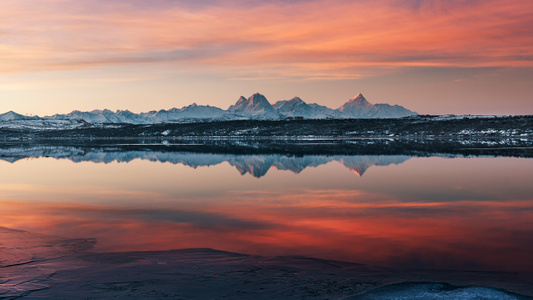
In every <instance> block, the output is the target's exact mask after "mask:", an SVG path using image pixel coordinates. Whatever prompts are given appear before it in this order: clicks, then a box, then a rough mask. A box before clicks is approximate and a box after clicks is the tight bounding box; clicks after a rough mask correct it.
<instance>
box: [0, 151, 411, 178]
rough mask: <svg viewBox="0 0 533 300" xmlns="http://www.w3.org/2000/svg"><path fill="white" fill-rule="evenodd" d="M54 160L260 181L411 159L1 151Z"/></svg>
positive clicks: (360, 170)
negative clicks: (228, 171)
mask: <svg viewBox="0 0 533 300" xmlns="http://www.w3.org/2000/svg"><path fill="white" fill-rule="evenodd" d="M39 157H51V158H55V159H68V160H71V161H73V162H76V163H78V162H94V163H105V164H108V163H112V162H119V163H128V162H131V161H133V160H137V159H140V160H148V161H154V162H162V163H171V164H182V165H185V166H189V167H192V168H198V167H206V166H214V165H218V164H221V163H224V162H228V163H229V164H230V165H231V166H233V167H235V168H236V169H237V170H238V171H239V173H240V174H241V175H245V174H250V175H252V176H253V177H256V178H260V177H263V176H265V175H266V174H267V172H268V171H269V170H270V169H271V168H275V169H277V170H283V171H285V170H287V171H292V172H294V173H296V174H298V173H300V172H302V171H303V170H305V169H306V168H309V167H318V166H320V165H324V164H327V163H330V162H333V161H337V162H339V163H341V164H342V165H344V166H345V167H346V168H348V169H349V170H351V171H352V172H354V173H355V174H357V175H359V176H362V175H363V174H364V173H365V172H366V171H367V170H368V168H370V167H372V166H387V165H391V164H401V163H403V162H404V161H406V160H408V159H410V158H411V156H408V155H305V156H291V155H280V154H269V155H236V154H209V153H192V152H168V151H152V150H142V149H140V150H128V151H125V150H123V149H120V148H113V147H106V148H84V147H64V146H27V147H9V148H2V149H0V159H1V160H4V161H8V162H11V163H15V162H16V161H18V160H21V159H26V158H39Z"/></svg>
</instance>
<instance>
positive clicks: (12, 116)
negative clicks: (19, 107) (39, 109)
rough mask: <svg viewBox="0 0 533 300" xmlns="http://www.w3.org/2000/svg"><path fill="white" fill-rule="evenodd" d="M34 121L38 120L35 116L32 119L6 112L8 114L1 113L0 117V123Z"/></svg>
mask: <svg viewBox="0 0 533 300" xmlns="http://www.w3.org/2000/svg"><path fill="white" fill-rule="evenodd" d="M35 119H39V117H37V116H34V117H28V116H23V115H21V114H17V113H16V112H14V111H8V112H6V113H3V114H1V115H0V122H4V121H14V120H35Z"/></svg>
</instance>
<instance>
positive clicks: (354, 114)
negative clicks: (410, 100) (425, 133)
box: [337, 94, 417, 118]
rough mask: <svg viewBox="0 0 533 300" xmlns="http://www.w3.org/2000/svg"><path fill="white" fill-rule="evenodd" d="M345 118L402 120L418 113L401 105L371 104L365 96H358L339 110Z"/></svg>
mask: <svg viewBox="0 0 533 300" xmlns="http://www.w3.org/2000/svg"><path fill="white" fill-rule="evenodd" d="M337 111H339V113H340V117H343V118H402V117H407V116H414V115H417V113H415V112H413V111H410V110H408V109H406V108H404V107H402V106H399V105H394V106H392V105H389V104H371V103H370V102H368V101H367V100H366V99H365V97H364V96H363V94H358V95H357V96H355V97H354V98H352V99H350V100H348V102H346V103H344V104H343V105H342V106H341V107H339V108H338V109H337Z"/></svg>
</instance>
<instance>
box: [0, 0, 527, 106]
mask: <svg viewBox="0 0 533 300" xmlns="http://www.w3.org/2000/svg"><path fill="white" fill-rule="evenodd" d="M255 92H260V93H262V94H264V95H265V96H266V97H267V98H268V99H269V101H270V102H271V103H274V102H275V101H277V100H284V99H290V98H292V97H294V96H300V97H301V98H302V99H303V100H304V101H306V102H308V103H311V102H316V103H319V104H322V105H326V106H329V107H332V108H337V107H339V106H340V105H341V104H342V103H344V102H345V101H347V100H348V99H350V98H352V97H353V96H355V95H356V94H357V93H363V94H364V95H365V97H366V98H367V99H368V100H369V101H370V102H372V103H383V102H385V103H390V104H399V105H403V106H405V107H407V108H409V109H412V110H415V111H417V112H418V113H422V114H448V113H455V114H533V1H528V0H509V1H501V0H500V1H495V0H484V1H481V0H479V1H478V0H426V1H423V0H383V1H370V0H352V1H347V0H296V1H278V0H264V1H258V0H225V1H222V0H197V1H186V0H151V1H145V0H91V1H79V0H2V1H1V2H0V113H3V112H6V111H9V110H14V111H16V112H19V113H22V114H38V115H49V114H54V113H68V112H70V111H72V110H74V109H79V110H92V109H103V108H108V109H112V110H116V109H129V110H131V111H133V112H142V111H149V110H154V109H168V108H172V107H178V108H179V107H182V106H185V105H188V104H191V103H193V102H196V103H198V104H204V105H205V104H210V105H215V106H219V107H221V108H224V109H226V108H227V107H228V106H229V105H231V104H233V103H234V102H235V101H236V100H237V99H238V98H239V96H241V95H243V96H246V97H248V96H250V95H251V94H253V93H255Z"/></svg>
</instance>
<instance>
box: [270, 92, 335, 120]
mask: <svg viewBox="0 0 533 300" xmlns="http://www.w3.org/2000/svg"><path fill="white" fill-rule="evenodd" d="M272 107H274V109H277V110H278V111H279V112H280V114H282V115H284V116H285V117H302V118H304V119H325V118H334V117H335V116H337V115H338V114H337V113H335V111H334V110H333V109H331V108H328V107H326V106H322V105H318V104H316V103H312V104H307V103H305V102H304V101H303V100H302V99H300V98H299V97H294V98H292V99H291V100H281V101H278V102H276V103H274V105H272Z"/></svg>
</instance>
